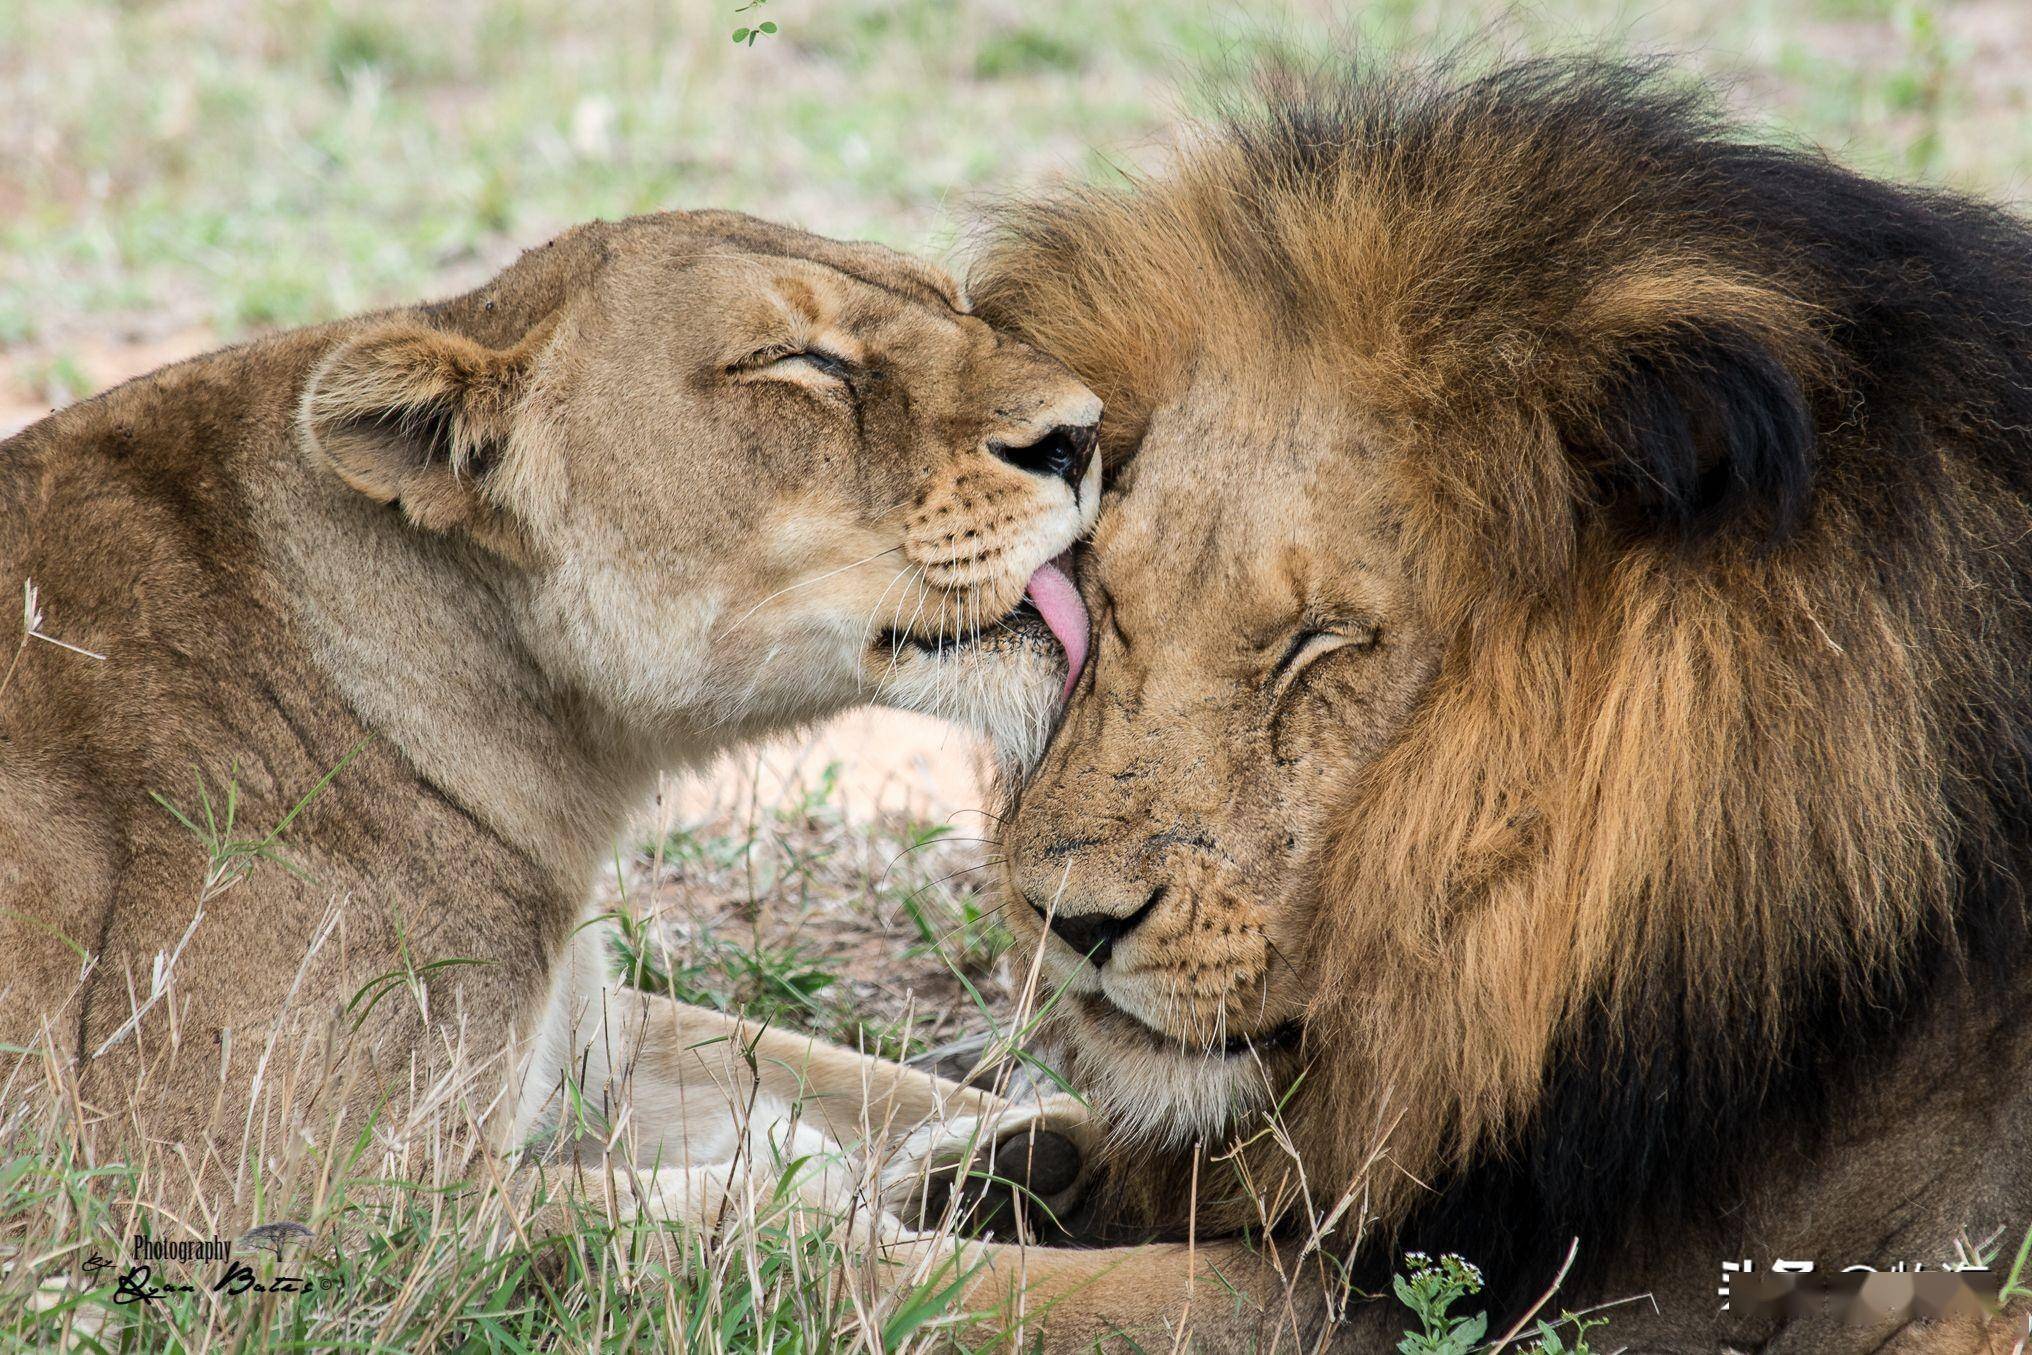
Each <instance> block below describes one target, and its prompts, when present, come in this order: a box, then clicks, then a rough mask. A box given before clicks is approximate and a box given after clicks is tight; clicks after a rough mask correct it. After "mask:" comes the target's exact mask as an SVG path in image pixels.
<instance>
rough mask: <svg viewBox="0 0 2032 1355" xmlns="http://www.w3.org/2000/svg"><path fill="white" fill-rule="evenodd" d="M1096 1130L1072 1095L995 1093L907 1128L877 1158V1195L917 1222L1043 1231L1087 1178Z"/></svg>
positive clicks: (1005, 1233)
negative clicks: (1010, 1096)
mask: <svg viewBox="0 0 2032 1355" xmlns="http://www.w3.org/2000/svg"><path fill="white" fill-rule="evenodd" d="M1099 1137H1100V1135H1099V1129H1098V1127H1097V1126H1096V1124H1095V1123H1094V1120H1093V1118H1092V1116H1091V1115H1090V1114H1089V1113H1088V1111H1087V1108H1086V1106H1085V1105H1083V1104H1082V1103H1081V1102H1079V1101H1078V1100H1076V1099H1075V1098H1073V1097H1070V1096H1051V1097H1047V1098H1045V1099H1044V1100H1043V1101H1040V1102H1037V1103H1034V1104H1021V1103H1011V1102H1006V1101H996V1102H994V1103H992V1104H990V1105H989V1106H987V1107H985V1108H984V1109H983V1110H982V1111H981V1112H980V1113H977V1114H971V1115H965V1116H961V1117H959V1118H957V1119H940V1120H934V1121H931V1122H928V1123H926V1124H924V1125H922V1126H920V1127H919V1128H918V1129H917V1130H916V1131H915V1132H913V1133H912V1134H910V1135H909V1136H908V1137H907V1138H905V1139H904V1140H903V1141H902V1143H901V1144H900V1145H898V1146H897V1148H896V1149H895V1151H894V1152H892V1153H891V1154H889V1155H888V1159H887V1161H886V1162H885V1163H884V1164H883V1168H882V1173H881V1198H882V1203H883V1205H884V1207H885V1208H887V1209H888V1210H889V1211H890V1212H891V1213H893V1214H895V1215H896V1216H897V1217H899V1218H901V1219H902V1220H903V1221H904V1222H905V1223H906V1224H908V1225H910V1226H911V1227H914V1228H920V1229H940V1228H946V1229H950V1228H954V1227H958V1228H961V1229H963V1230H965V1231H968V1232H973V1233H984V1234H988V1235H992V1236H997V1237H1004V1238H1007V1237H1012V1236H1013V1237H1015V1238H1018V1239H1020V1240H1023V1241H1030V1240H1032V1239H1034V1238H1036V1237H1038V1236H1040V1235H1043V1236H1049V1235H1050V1233H1051V1231H1052V1230H1054V1229H1055V1226H1056V1225H1057V1223H1058V1219H1059V1217H1060V1216H1061V1215H1062V1214H1063V1213H1065V1211H1067V1210H1069V1209H1071V1208H1072V1207H1073V1206H1074V1205H1075V1204H1077V1203H1078V1202H1079V1201H1080V1199H1081V1198H1083V1197H1084V1195H1085V1194H1086V1192H1087V1190H1088V1188H1089V1187H1090V1185H1091V1184H1092V1182H1093V1178H1094V1163H1095V1162H1096V1160H1097V1157H1098V1149H1099V1146H1100V1145H1099V1141H1098V1140H1099Z"/></svg>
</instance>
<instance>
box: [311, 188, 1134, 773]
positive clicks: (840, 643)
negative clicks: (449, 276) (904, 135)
mask: <svg viewBox="0 0 2032 1355" xmlns="http://www.w3.org/2000/svg"><path fill="white" fill-rule="evenodd" d="M1099 416H1100V402H1099V400H1098V399H1097V398H1096V397H1095V396H1094V394H1093V393H1092V392H1091V391H1089V390H1088V389H1087V388H1086V387H1085V386H1083V385H1081V384H1080V382H1079V381H1077V380H1076V379H1074V378H1073V377H1072V376H1071V375H1070V373H1068V372H1067V371H1066V369H1065V368H1064V367H1063V366H1061V365H1060V364H1059V363H1057V362H1056V361H1054V360H1053V359H1050V358H1047V357H1044V356H1043V355H1041V354H1040V353H1038V352H1037V351H1035V350H1034V349H1032V348H1030V347H1028V346H1026V345H1024V344H1022V343H1020V342H1017V341H1015V340H1013V339H1011V338H1008V337H1006V336H1005V335H1003V334H1001V333H998V332H997V331H995V330H994V329H992V328H990V327H989V326H988V325H987V324H985V323H984V322H982V321H981V320H979V319H976V318H974V317H973V316H971V315H969V314H968V313H967V311H966V308H965V306H964V304H963V303H962V301H961V299H960V297H959V295H958V293H957V291H956V289H955V287H954V285H953V284H952V282H951V281H950V280H949V279H948V278H947V277H946V276H945V275H944V274H943V273H940V272H939V271H937V270H936V269H933V268H930V267H927V266H925V265H922V264H919V263H916V262H914V261H912V260H910V259H908V258H905V257H903V256H902V255H899V254H896V253H894V252H892V251H890V250H887V249H884V248H881V247H879V246H874V245H865V244H841V243H837V242H834V241H830V240H825V239H821V238H819V237H816V236H812V235H807V234H804V233H802V232H798V231H793V230H789V229H785V228H781V227H776V226H771V225H768V224H765V223H763V222H759V221H755V220H752V219H750V218H747V217H743V216H738V215H735V214H731V213H720V212H708V213H690V214H679V213H673V214H666V215H661V216H653V217H643V218H638V219H635V220H631V221H626V222H621V223H617V224H614V225H604V224H602V225H598V226H593V227H586V228H582V229H581V230H579V231H576V232H573V233H572V234H571V235H568V236H566V237H564V238H562V239H561V240H560V241H558V242H555V243H554V244H552V245H550V246H546V247H545V248H544V249H543V250H539V251H534V252H532V253H531V254H530V255H527V256H525V257H524V259H523V260H522V261H521V262H520V263H518V264H517V265H516V266H515V267H513V268H511V269H510V270H509V271H508V272H507V273H505V274H503V275H502V276H501V277H500V278H498V279H496V281H495V282H494V283H493V284H491V285H490V287H488V288H483V289H482V290H481V291H479V292H477V293H475V294H473V295H472V296H470V297H467V298H462V299H461V300H460V301H458V302H453V303H447V304H446V305H445V306H442V307H436V308H431V309H427V310H425V311H422V312H414V313H409V314H406V315H403V316H401V317H399V318H392V319H388V320H383V321H370V322H368V323H365V324H363V325H361V326H360V327H359V328H358V330H357V332H355V333H353V334H351V335H350V336H348V337H346V338H345V339H344V341H343V342H341V343H339V344H338V345H337V346H336V347H335V349H334V350H333V352H332V353H331V354H330V355H329V357H328V358H327V359H326V360H325V361H324V362H323V364H322V365H321V366H320V367H319V368H318V370H317V371H316V373H315V375H314V376H313V377H312V379H311V381H310V382H309V385H308V387H307V389H306V391H305V394H304V397H303V403H302V410H301V420H300V422H301V428H302V431H303V435H304V437H305V439H306V441H307V442H308V443H309V444H310V445H311V446H312V447H313V448H314V449H315V451H316V453H317V454H318V456H319V458H320V459H321V461H322V462H323V463H324V464H325V465H327V466H329V467H330V469H331V470H332V472H333V473H335V474H336V475H337V476H339V477H340V478H341V479H342V480H343V481H344V482H345V483H346V484H347V485H350V486H351V487H352V488H353V489H355V490H357V491H359V493H361V494H362V495H365V496H366V497H367V498H368V499H370V500H372V501H374V502H377V503H382V504H386V505H388V506H389V509H390V511H391V512H394V513H396V514H398V515H399V517H400V520H401V521H403V522H404V523H406V524H407V526H408V528H409V529H411V530H413V531H414V532H416V533H421V534H424V535H426V536H432V537H443V538H451V539H454V540H459V541H464V542H467V543H470V544H471V545H472V546H473V547H476V548H477V549H478V550H479V551H480V552H483V553H484V554H485V555H486V556H487V557H488V558H492V559H495V560H496V561H497V562H498V563H499V564H500V565H501V566H502V569H501V582H500V584H499V587H500V588H501V590H502V591H503V592H504V593H505V594H506V595H507V596H509V597H510V598H511V601H512V606H513V609H514V611H515V614H516V615H517V617H518V618H519V625H520V628H521V630H522V635H521V638H520V642H521V643H523V644H525V645H526V646H527V647H528V650H529V651H530V653H531V654H532V655H533V656H534V657H535V659H536V660H537V662H538V664H539V665H540V667H541V668H542V669H543V670H544V671H545V672H546V673H547V674H548V675H549V676H550V677H551V678H553V679H554V680H556V681H558V682H560V683H562V684H565V685H566V686H567V687H568V688H570V689H572V690H575V691H577V692H580V693H582V694H583V695H584V696H585V697H587V698H588V699H589V700H590V701H591V702H593V703H594V705H595V706H597V707H599V708H601V709H604V710H607V711H609V712H611V713H612V714H613V715H614V716H615V717H617V718H618V719H619V720H620V722H621V723H622V724H623V725H625V726H626V727H629V728H632V729H637V730H644V731H649V732H650V733H652V734H658V735H661V736H663V737H664V738H665V740H666V741H667V742H668V743H669V744H670V745H671V746H672V748H673V750H674V751H675V752H676V753H678V754H680V755H685V756H695V755H696V754H698V753H700V752H703V751H708V750H710V749H711V748H712V747H716V746H720V745H722V744H724V743H726V742H729V741H731V740H733V739H737V738H740V737H743V736H745V735H748V734H751V733H754V732H757V731H760V730H764V729H769V728H774V727H779V726H782V725H784V724H786V723H791V722H796V721H800V720H805V719H810V718H813V717H816V716H820V715H824V714H827V713H829V712H831V711H833V710H836V709H838V708H840V707H842V706H844V705H847V704H851V703H854V702H858V701H862V700H869V699H876V700H882V701H886V702H889V703H892V704H898V705H905V706H911V707H915V708H918V709H926V710H931V711H933V712H935V713H939V714H945V715H950V716H955V717H958V718H961V719H972V720H974V721H976V722H977V723H978V722H987V723H992V724H995V725H997V726H998V728H997V731H996V732H998V733H999V734H1000V735H1001V736H1002V739H1001V741H1002V742H1003V743H1004V744H1005V745H1006V746H1010V747H1021V746H1022V745H1023V744H1025V743H1026V742H1028V741H1034V740H1035V738H1036V737H1037V735H1038V734H1039V733H1040V732H1041V730H1042V728H1043V727H1044V724H1045V722H1046V720H1047V718H1048V713H1049V712H1050V710H1051V709H1052V708H1053V705H1054V703H1055V700H1056V698H1057V695H1058V692H1059V689H1060V686H1061V682H1062V679H1063V677H1064V675H1065V673H1066V670H1067V664H1068V657H1067V654H1066V652H1065V651H1064V649H1063V648H1062V647H1061V646H1060V645H1059V644H1058V643H1056V642H1054V641H1053V640H1052V638H1051V634H1050V630H1049V629H1047V626H1046V624H1045V622H1046V621H1050V622H1052V623H1053V624H1055V625H1056V627H1057V628H1058V629H1060V630H1063V631H1065V633H1066V635H1067V637H1068V639H1069V640H1070V642H1071V644H1072V646H1073V649H1074V651H1075V653H1076V652H1077V651H1078V650H1079V649H1082V648H1083V647H1084V638H1085V637H1084V632H1083V630H1082V631H1080V632H1078V633H1075V632H1074V631H1073V630H1072V629H1070V628H1069V627H1068V626H1066V624H1065V621H1064V617H1065V613H1064V611H1063V608H1062V605H1054V604H1063V603H1064V601H1065V596H1066V595H1067V594H1069V591H1070V590H1069V588H1068V587H1067V586H1066V585H1065V584H1064V580H1063V579H1062V577H1061V576H1059V575H1058V574H1057V572H1056V570H1055V569H1054V568H1053V567H1052V565H1051V561H1052V560H1053V559H1054V557H1056V556H1058V555H1060V554H1061V553H1062V552H1064V551H1065V550H1066V549H1067V548H1068V547H1069V546H1070V545H1071V544H1072V542H1073V540H1074V538H1075V537H1077V536H1078V535H1079V534H1080V533H1081V532H1082V531H1083V530H1084V529H1085V528H1086V527H1087V526H1089V525H1090V524H1091V522H1092V520H1093V515H1094V513H1095V511H1096V508H1097V505H1098V495H1099V460H1098V456H1097V454H1096V450H1095V424H1096V421H1097V420H1098V418H1099ZM1026 593H1028V594H1029V595H1031V597H1032V599H1033V600H1034V603H1035V605H1034V606H1026V605H1025V601H1026ZM1040 613H1041V615H1040Z"/></svg>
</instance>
